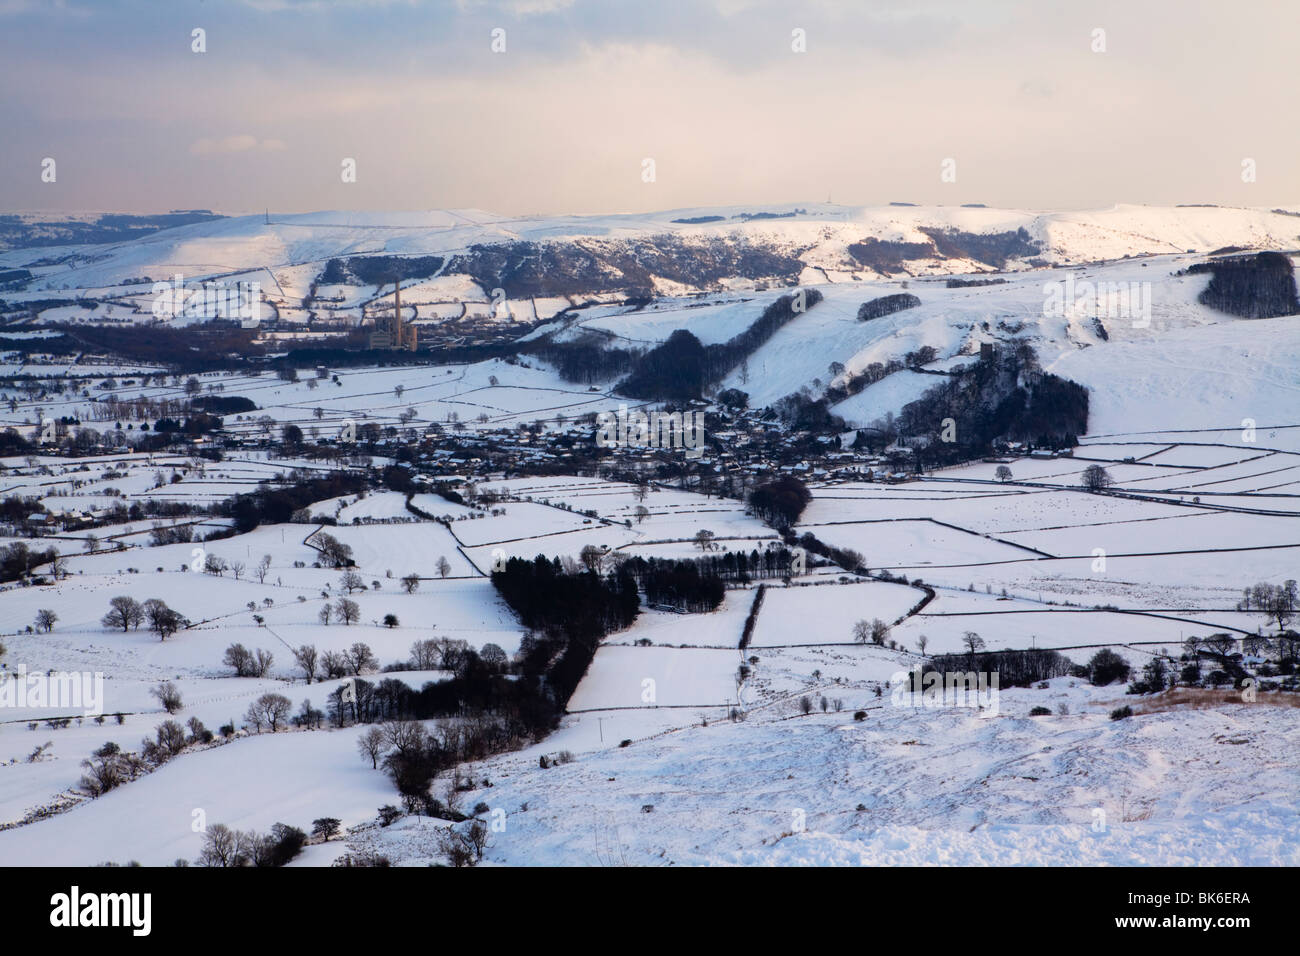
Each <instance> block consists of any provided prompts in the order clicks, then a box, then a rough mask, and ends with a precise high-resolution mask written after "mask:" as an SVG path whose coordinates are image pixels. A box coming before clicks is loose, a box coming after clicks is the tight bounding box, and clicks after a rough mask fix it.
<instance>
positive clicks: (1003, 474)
mask: <svg viewBox="0 0 1300 956" xmlns="http://www.w3.org/2000/svg"><path fill="white" fill-rule="evenodd" d="M993 477H994V478H996V479H997V480H998V481H1010V480H1011V469H1010V468H1008V467H1007V466H1006V465H998V470H997V471H995V472H993Z"/></svg>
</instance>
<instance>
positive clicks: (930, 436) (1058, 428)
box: [894, 343, 1088, 467]
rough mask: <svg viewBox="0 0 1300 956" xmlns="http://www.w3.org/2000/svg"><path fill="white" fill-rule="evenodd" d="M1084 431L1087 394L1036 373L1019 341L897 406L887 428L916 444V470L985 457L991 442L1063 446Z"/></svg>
mask: <svg viewBox="0 0 1300 956" xmlns="http://www.w3.org/2000/svg"><path fill="white" fill-rule="evenodd" d="M948 420H951V422H949V421H948ZM1087 430H1088V390H1087V389H1086V388H1084V387H1083V386H1082V385H1079V384H1077V383H1075V382H1071V381H1069V380H1067V379H1063V378H1059V377H1057V376H1055V375H1050V374H1048V373H1046V372H1043V371H1042V370H1041V369H1040V368H1039V367H1038V362H1037V357H1036V356H1035V355H1034V351H1033V349H1032V348H1031V347H1030V346H1029V345H1027V344H1024V343H1020V344H1018V345H1016V346H1015V347H1012V348H1002V349H998V350H997V351H996V352H995V353H994V356H993V358H992V359H988V360H982V361H979V362H975V363H973V364H972V365H970V366H968V367H966V368H964V369H960V370H958V371H955V372H953V373H952V374H951V375H949V376H948V377H947V378H945V379H944V380H943V381H942V382H941V383H940V384H939V385H936V386H935V387H934V388H932V389H929V390H928V391H927V392H925V394H924V395H922V396H921V398H919V399H917V400H916V401H914V402H910V403H909V404H907V405H905V406H903V409H902V412H901V414H900V415H899V416H898V419H897V421H896V422H895V427H894V432H895V434H896V435H898V436H904V437H907V438H911V439H921V441H919V442H914V443H913V448H914V451H915V452H916V453H917V456H918V457H917V462H918V467H920V466H921V463H922V461H923V460H924V461H925V462H926V463H928V464H929V466H930V467H935V466H938V465H943V464H949V463H953V462H958V461H965V460H969V459H971V458H974V457H978V456H980V455H983V454H988V453H989V452H990V451H991V450H992V447H993V442H994V441H995V440H998V439H1002V440H1008V441H1027V442H1033V443H1035V444H1038V445H1042V446H1046V447H1059V446H1070V445H1073V444H1074V441H1075V437H1076V436H1077V435H1081V434H1083V433H1085V432H1086V431H1087ZM947 439H950V440H947Z"/></svg>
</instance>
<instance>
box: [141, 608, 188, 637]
mask: <svg viewBox="0 0 1300 956" xmlns="http://www.w3.org/2000/svg"><path fill="white" fill-rule="evenodd" d="M143 610H144V615H145V617H146V618H148V620H149V630H151V631H153V632H154V633H155V634H157V635H158V640H160V641H165V640H167V638H169V637H171V636H172V635H173V634H175V633H176V632H177V631H178V630H180V628H181V626H182V625H183V624H184V623H185V619H184V618H183V617H181V615H180V614H178V613H177V612H176V611H173V610H172V609H171V608H169V607H168V606H167V605H166V604H165V603H164V602H163V601H160V600H159V599H158V598H150V599H149V600H147V601H145V602H144V606H143Z"/></svg>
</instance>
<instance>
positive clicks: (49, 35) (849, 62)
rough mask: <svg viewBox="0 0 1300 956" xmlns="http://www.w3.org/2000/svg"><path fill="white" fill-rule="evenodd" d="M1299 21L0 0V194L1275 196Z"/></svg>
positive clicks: (654, 7) (171, 202)
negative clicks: (1250, 164) (1249, 170)
mask: <svg viewBox="0 0 1300 956" xmlns="http://www.w3.org/2000/svg"><path fill="white" fill-rule="evenodd" d="M196 28H201V29H202V30H204V31H205V33H206V36H205V40H206V52H202V53H199V52H193V50H192V45H193V43H194V42H195V41H194V40H193V39H192V31H193V30H195V29H196ZM498 29H499V30H504V44H505V50H504V52H493V48H492V47H493V31H494V30H498ZM1097 30H1101V31H1104V36H1102V35H1098V34H1097V33H1095V31H1097ZM795 31H802V34H801V35H800V36H801V37H802V41H803V42H802V45H803V48H804V51H803V52H796V49H795V47H796V46H799V45H800V44H799V39H798V37H797V36H796V34H795ZM1297 37H1300V3H1297V2H1294V0H1232V2H1226V0H1151V2H1146V0H1121V2H1110V0H1102V2H1087V3H1085V2H1075V0H1029V2H1013V0H952V2H944V0H906V2H904V0H856V2H855V0H822V2H806V3H798V2H768V0H639V2H623V0H460V2H455V0H427V2H421V0H335V2H325V0H242V2H239V0H153V2H149V0H63V2H55V0H0V88H2V89H3V90H4V93H3V94H2V95H0V130H2V131H3V132H0V171H2V173H3V175H0V212H5V211H15V210H44V211H61V210H62V211H70V210H113V211H130V212H159V211H166V210H169V209H180V208H184V209H189V208H209V209H214V210H216V211H220V212H249V211H257V212H260V211H261V210H262V209H263V208H265V207H270V208H271V210H272V211H275V212H302V211H308V210H318V209H413V210H414V209H433V208H457V207H477V208H481V209H487V210H491V211H494V212H500V213H504V214H509V215H525V214H529V213H535V212H545V213H565V212H575V213H604V212H638V211H648V210H662V209H673V208H679V207H689V206H704V205H736V204H744V203H785V202H799V201H804V202H815V201H821V200H825V199H826V198H827V197H828V196H829V197H830V198H832V199H833V200H834V201H836V202H838V203H844V204H866V205H875V204H881V203H887V202H890V201H911V202H917V203H946V204H958V203H967V202H982V203H986V204H988V205H990V206H1014V207H1029V208H1077V207H1093V206H1108V205H1111V204H1113V203H1116V202H1136V203H1150V204H1174V203H1185V202H1216V203H1223V204H1232V205H1249V206H1273V205H1282V204H1295V203H1296V202H1297V201H1300V123H1297V122H1296V119H1295V116H1296V107H1295V97H1296V92H1295V79H1296V76H1297V75H1300V74H1298V69H1300V68H1298V67H1297V60H1296V55H1295V52H1294V46H1295V43H1296V39H1297ZM498 43H499V41H498ZM1103 43H1104V51H1102V52H1094V47H1095V46H1098V45H1100V44H1103ZM46 157H50V158H53V159H54V160H55V162H56V172H57V176H56V181H55V182H53V183H45V182H42V181H41V170H42V161H43V160H44V159H45V158H46ZM346 158H350V159H354V160H355V161H356V182H351V183H344V182H342V177H341V169H342V163H343V160H344V159H346ZM646 159H652V160H653V161H654V171H655V177H654V181H653V182H645V181H643V176H642V169H643V161H644V160H646ZM945 159H951V160H953V161H954V163H955V171H956V181H955V182H943V181H942V180H941V175H940V174H941V169H942V164H943V161H944V160H945ZM1247 159H1249V160H1253V161H1254V168H1255V171H1256V172H1255V175H1256V181H1255V182H1252V183H1246V182H1243V181H1242V163H1243V160H1247Z"/></svg>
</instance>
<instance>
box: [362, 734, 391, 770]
mask: <svg viewBox="0 0 1300 956" xmlns="http://www.w3.org/2000/svg"><path fill="white" fill-rule="evenodd" d="M384 750H385V745H384V732H383V731H382V730H380V729H379V728H378V727H370V728H368V729H366V730H365V731H363V732H362V734H361V736H360V737H359V738H357V751H358V752H359V753H360V754H361V757H362V759H363V760H369V761H370V765H371V767H372V768H373V769H375V770H378V769H379V758H380V757H382V756H383V755H384Z"/></svg>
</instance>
